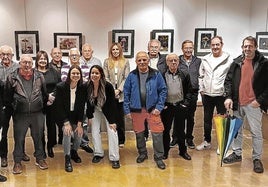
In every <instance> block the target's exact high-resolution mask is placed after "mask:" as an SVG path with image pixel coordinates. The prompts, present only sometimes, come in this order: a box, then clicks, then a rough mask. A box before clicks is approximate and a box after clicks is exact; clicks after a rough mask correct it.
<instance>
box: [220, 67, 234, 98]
mask: <svg viewBox="0 0 268 187" xmlns="http://www.w3.org/2000/svg"><path fill="white" fill-rule="evenodd" d="M235 65H236V63H232V64H231V67H230V69H229V70H228V73H227V75H226V77H225V80H224V94H223V96H224V97H225V98H226V99H232V77H233V75H234V68H235Z"/></svg>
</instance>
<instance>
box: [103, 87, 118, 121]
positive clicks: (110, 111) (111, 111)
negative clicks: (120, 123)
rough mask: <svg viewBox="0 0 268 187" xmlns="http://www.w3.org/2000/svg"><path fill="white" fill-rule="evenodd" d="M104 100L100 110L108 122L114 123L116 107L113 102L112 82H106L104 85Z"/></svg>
mask: <svg viewBox="0 0 268 187" xmlns="http://www.w3.org/2000/svg"><path fill="white" fill-rule="evenodd" d="M105 94H106V101H105V104H104V105H103V107H102V111H103V113H104V115H105V117H106V119H107V121H108V122H109V124H113V123H116V116H117V109H116V103H115V94H114V88H113V86H112V84H110V83H108V82H106V86H105Z"/></svg>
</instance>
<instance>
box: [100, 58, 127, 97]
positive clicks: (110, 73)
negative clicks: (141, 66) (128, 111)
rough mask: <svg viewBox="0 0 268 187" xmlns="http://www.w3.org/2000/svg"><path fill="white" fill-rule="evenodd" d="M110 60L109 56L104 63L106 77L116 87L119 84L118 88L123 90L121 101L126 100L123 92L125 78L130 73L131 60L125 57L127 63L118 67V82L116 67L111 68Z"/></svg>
mask: <svg viewBox="0 0 268 187" xmlns="http://www.w3.org/2000/svg"><path fill="white" fill-rule="evenodd" d="M108 63H109V61H108V58H107V59H105V61H104V64H103V70H104V74H105V78H106V80H107V81H108V82H110V83H111V84H112V85H113V87H114V88H115V85H116V84H117V89H118V90H120V91H121V93H120V97H119V102H123V101H124V94H123V88H124V84H125V80H126V78H127V76H128V74H129V71H130V67H129V61H128V60H127V59H125V65H124V67H123V68H120V67H118V70H117V83H116V82H115V71H114V69H109V64H108Z"/></svg>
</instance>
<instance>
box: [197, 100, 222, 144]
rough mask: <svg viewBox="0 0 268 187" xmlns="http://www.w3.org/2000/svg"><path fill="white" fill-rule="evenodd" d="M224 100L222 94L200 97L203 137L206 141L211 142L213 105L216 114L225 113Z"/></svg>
mask: <svg viewBox="0 0 268 187" xmlns="http://www.w3.org/2000/svg"><path fill="white" fill-rule="evenodd" d="M224 100H225V99H224V97H223V96H216V97H211V96H208V95H203V97H202V102H203V107H204V137H205V141H207V142H211V130H212V118H213V113H214V109H215V107H216V109H217V114H225V113H226V109H225V107H224Z"/></svg>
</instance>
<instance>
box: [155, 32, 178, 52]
mask: <svg viewBox="0 0 268 187" xmlns="http://www.w3.org/2000/svg"><path fill="white" fill-rule="evenodd" d="M151 39H158V40H159V41H160V43H161V47H160V52H161V53H162V54H168V53H171V52H173V41H174V30H173V29H164V30H152V32H151Z"/></svg>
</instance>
